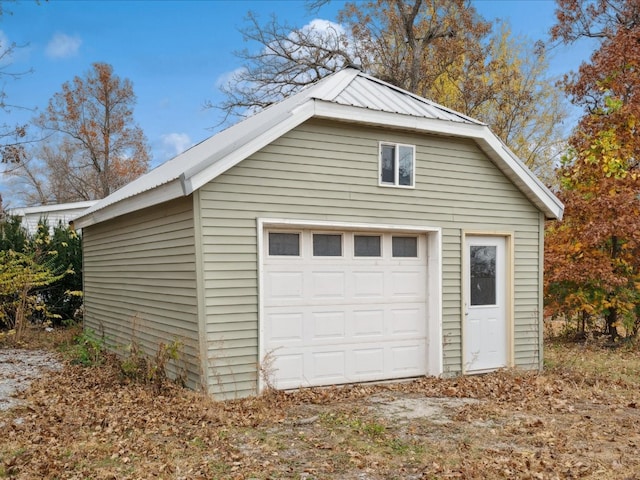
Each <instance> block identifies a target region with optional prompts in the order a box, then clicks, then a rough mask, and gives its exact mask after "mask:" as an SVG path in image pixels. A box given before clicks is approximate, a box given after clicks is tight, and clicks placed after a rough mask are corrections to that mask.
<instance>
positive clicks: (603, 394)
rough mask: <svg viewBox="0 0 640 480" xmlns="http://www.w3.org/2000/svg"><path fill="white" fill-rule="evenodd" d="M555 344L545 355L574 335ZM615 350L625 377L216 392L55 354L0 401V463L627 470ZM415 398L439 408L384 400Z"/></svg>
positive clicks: (627, 433)
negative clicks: (1, 408) (55, 368)
mask: <svg viewBox="0 0 640 480" xmlns="http://www.w3.org/2000/svg"><path fill="white" fill-rule="evenodd" d="M558 348H559V349H556V350H554V349H549V351H550V354H551V355H552V360H558V359H560V358H562V357H563V356H567V357H568V358H571V357H572V356H575V354H576V351H571V349H576V348H578V347H574V346H563V347H558ZM580 354H581V355H586V356H587V357H585V358H586V359H589V358H591V357H594V359H595V360H597V357H598V355H604V354H602V353H600V352H599V351H597V350H594V351H592V352H584V351H580ZM553 355H555V357H553ZM606 355H607V358H606V359H605V358H604V357H603V358H602V361H607V362H612V361H614V360H615V359H614V358H612V357H611V356H610V354H609V353H607V354H606ZM592 360H593V359H592ZM618 360H619V362H620V364H621V365H624V366H625V367H624V368H625V369H626V374H625V377H624V378H618V377H616V376H615V375H611V376H607V375H604V374H603V373H602V372H600V371H599V370H596V369H592V368H591V367H589V368H588V369H584V368H582V367H584V366H591V365H598V362H597V361H593V362H591V361H587V360H585V361H584V362H581V363H579V364H578V363H576V364H565V363H563V362H561V363H560V364H559V365H558V366H557V367H556V368H553V369H551V370H549V371H547V372H545V373H544V374H538V373H535V372H519V371H500V372H496V373H493V374H487V375H482V376H470V377H460V378H455V379H434V378H422V379H418V380H415V381H412V382H403V383H392V384H386V385H355V386H348V387H341V388H340V387H333V388H323V389H321V388H317V389H307V390H301V391H298V392H293V393H284V392H269V393H268V394H266V395H263V396H261V397H257V398H249V399H239V400H234V401H227V402H216V401H213V400H212V399H210V398H208V397H205V396H203V395H201V394H199V393H197V392H192V391H188V390H184V389H181V388H178V387H176V386H173V385H167V386H166V387H165V388H164V389H163V390H162V391H161V392H160V393H159V394H158V393H156V392H155V391H154V389H153V388H151V387H148V386H144V385H139V384H135V383H129V382H124V381H123V379H122V377H121V376H120V374H119V371H118V369H117V368H116V366H114V365H112V364H109V363H106V364H105V365H103V366H100V367H98V368H83V367H80V366H73V365H66V366H65V368H64V370H63V371H60V372H52V373H51V374H49V375H48V376H47V377H46V378H43V379H41V380H39V381H36V382H35V383H34V384H33V385H32V387H31V389H30V390H28V391H27V392H25V394H24V397H25V400H27V403H26V404H25V405H24V406H21V407H17V408H14V409H13V410H10V411H8V412H3V413H1V414H0V439H2V440H1V441H0V477H3V476H4V477H9V478H15V479H31V478H64V479H75V478H92V479H113V478H118V479H138V478H167V479H169V478H171V479H179V478H181V479H198V478H203V479H204V478H206V479H212V478H216V479H236V478H237V479H248V478H254V479H270V478H274V479H275V478H298V479H300V478H306V479H317V478H337V479H341V478H343V479H347V478H361V479H365V480H366V479H393V478H398V479H400V478H402V479H422V478H424V479H428V478H491V479H494V478H496V479H500V478H530V479H555V478H581V479H582V478H594V479H595V478H636V477H634V475H636V472H638V471H640V458H638V457H637V455H636V450H637V445H640V412H639V409H638V408H637V403H638V392H639V390H638V387H639V386H640V375H638V373H640V368H639V367H640V361H639V360H638V359H637V356H636V357H630V356H629V355H628V354H627V355H626V356H625V355H624V354H623V353H622V352H620V358H619V359H618ZM581 368H582V369H581ZM466 399H474V400H473V401H467V400H466ZM409 400H410V401H409ZM434 400H437V401H436V402H434ZM461 400H464V401H461ZM421 401H424V402H430V404H434V403H436V404H437V405H438V408H437V409H431V410H429V411H430V412H431V413H429V414H426V413H425V415H424V416H422V417H420V416H418V417H415V416H410V415H408V414H406V415H404V416H403V414H402V412H403V410H402V408H382V407H383V406H389V405H391V404H394V402H399V403H398V404H399V405H402V406H404V407H406V405H419V403H420V402H421ZM405 410H406V408H405ZM425 411H426V410H425Z"/></svg>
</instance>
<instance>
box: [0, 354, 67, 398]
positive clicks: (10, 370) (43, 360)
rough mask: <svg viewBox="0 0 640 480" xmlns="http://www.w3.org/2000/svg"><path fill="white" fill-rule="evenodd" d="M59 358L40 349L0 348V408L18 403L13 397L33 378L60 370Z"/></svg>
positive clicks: (25, 387) (24, 388)
mask: <svg viewBox="0 0 640 480" xmlns="http://www.w3.org/2000/svg"><path fill="white" fill-rule="evenodd" d="M61 368H62V363H61V362H60V360H59V358H58V357H57V356H56V355H55V354H53V353H51V352H45V351H42V350H22V349H0V410H8V409H9V408H11V407H13V406H15V405H17V404H19V403H20V400H18V399H17V398H15V397H14V395H15V394H16V393H17V392H20V391H23V390H26V389H27V387H28V386H29V385H30V384H31V382H32V381H33V380H35V379H36V378H39V377H40V376H42V375H43V374H44V373H45V372H47V371H51V370H60V369H61Z"/></svg>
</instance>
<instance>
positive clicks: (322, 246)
mask: <svg viewBox="0 0 640 480" xmlns="http://www.w3.org/2000/svg"><path fill="white" fill-rule="evenodd" d="M313 256H314V257H341V256H342V235H335V234H325V233H314V234H313Z"/></svg>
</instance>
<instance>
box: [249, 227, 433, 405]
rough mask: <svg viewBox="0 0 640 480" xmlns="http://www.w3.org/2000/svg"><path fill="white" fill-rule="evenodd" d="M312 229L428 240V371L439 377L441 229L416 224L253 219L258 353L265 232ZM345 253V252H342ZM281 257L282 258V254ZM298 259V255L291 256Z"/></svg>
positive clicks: (262, 383) (261, 381)
mask: <svg viewBox="0 0 640 480" xmlns="http://www.w3.org/2000/svg"><path fill="white" fill-rule="evenodd" d="M282 229H286V230H301V229H312V230H321V231H331V230H349V231H351V232H372V233H373V232H380V231H382V232H389V233H409V234H411V233H415V234H418V235H421V234H424V235H425V236H426V239H427V268H428V275H429V276H428V289H429V293H428V301H427V313H428V316H429V319H428V326H427V352H428V353H427V355H428V374H429V375H431V376H436V377H437V376H440V375H442V374H443V373H444V358H443V345H444V337H443V328H442V283H443V282H442V228H441V227H421V226H416V225H390V224H369V223H351V222H331V221H322V220H316V221H313V220H298V219H290V218H261V217H258V218H256V230H257V231H256V234H257V239H258V355H259V359H260V361H262V360H263V359H264V358H265V355H266V354H267V352H265V351H264V334H265V333H264V318H265V317H264V295H263V292H264V291H265V286H264V269H265V266H264V265H265V262H266V261H267V260H268V257H267V256H266V251H265V247H266V245H265V243H266V241H267V239H266V238H265V237H266V233H267V231H273V230H276V231H277V230H282ZM343 252H344V251H343ZM281 258H282V257H281ZM292 259H293V260H297V261H299V260H300V257H292ZM265 387H266V385H265V381H264V379H263V378H262V376H260V375H258V391H260V392H261V391H263V390H264V388H265Z"/></svg>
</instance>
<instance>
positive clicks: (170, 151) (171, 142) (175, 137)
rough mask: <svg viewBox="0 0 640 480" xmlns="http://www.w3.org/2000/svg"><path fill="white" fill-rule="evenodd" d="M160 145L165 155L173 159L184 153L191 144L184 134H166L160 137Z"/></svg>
mask: <svg viewBox="0 0 640 480" xmlns="http://www.w3.org/2000/svg"><path fill="white" fill-rule="evenodd" d="M162 145H163V146H164V150H165V152H166V153H167V155H168V156H169V157H174V156H176V155H178V154H180V153H182V152H184V151H185V150H186V149H187V148H189V147H190V146H191V145H193V143H192V142H191V139H190V138H189V135H187V134H186V133H167V134H165V135H162Z"/></svg>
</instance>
